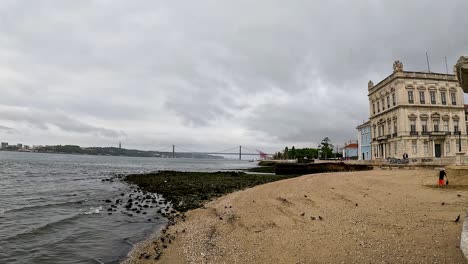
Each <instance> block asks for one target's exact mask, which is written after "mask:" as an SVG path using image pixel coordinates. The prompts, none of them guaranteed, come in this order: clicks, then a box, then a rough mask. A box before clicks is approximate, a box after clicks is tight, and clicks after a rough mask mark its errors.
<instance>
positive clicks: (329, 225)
mask: <svg viewBox="0 0 468 264" xmlns="http://www.w3.org/2000/svg"><path fill="white" fill-rule="evenodd" d="M437 175H438V171H437V170H374V171H364V172H346V173H328V174H313V175H306V176H302V177H298V178H293V179H288V180H283V181H278V182H273V183H268V184H265V185H260V186H256V187H254V188H250V189H246V190H244V191H238V192H235V193H231V194H228V195H226V196H223V197H221V198H218V199H216V200H214V201H212V202H209V203H207V204H206V205H205V207H204V208H200V209H195V210H192V211H189V212H188V213H187V214H186V216H187V217H186V220H185V221H182V220H180V219H179V221H178V222H177V223H176V224H175V225H173V226H170V227H169V228H168V231H167V232H166V234H165V237H166V239H165V241H164V243H163V242H162V241H161V240H160V239H150V240H148V241H146V242H145V243H143V244H142V245H141V246H140V247H138V249H136V250H135V251H134V252H133V253H132V254H133V257H132V258H131V259H130V260H128V262H127V263H465V259H464V257H463V254H462V253H461V250H460V249H459V243H460V233H461V229H462V222H463V220H464V217H465V216H466V212H467V209H468V208H467V205H468V203H467V202H468V189H467V188H462V187H456V186H451V188H445V189H439V188H432V187H428V186H426V184H431V183H436V182H437ZM458 215H461V219H460V222H459V223H455V222H453V220H455V219H456V217H457V216H458ZM167 237H173V239H171V243H170V244H169V242H168V239H167ZM174 237H175V238H174ZM163 245H165V246H167V248H164V247H163ZM155 246H157V247H159V248H161V249H162V250H161V251H162V255H161V256H160V258H159V259H158V260H154V256H155V253H154V247H155ZM144 253H146V256H148V259H147V258H145V257H144V256H143V255H142V254H144Z"/></svg>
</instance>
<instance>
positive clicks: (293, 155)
mask: <svg viewBox="0 0 468 264" xmlns="http://www.w3.org/2000/svg"><path fill="white" fill-rule="evenodd" d="M290 153H291V155H290V156H291V158H292V159H295V158H296V148H295V147H294V146H292V148H291V151H290Z"/></svg>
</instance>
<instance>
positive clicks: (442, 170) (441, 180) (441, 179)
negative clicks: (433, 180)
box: [439, 168, 447, 187]
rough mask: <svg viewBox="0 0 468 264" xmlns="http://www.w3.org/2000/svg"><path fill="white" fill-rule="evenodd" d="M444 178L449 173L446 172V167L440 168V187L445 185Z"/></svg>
mask: <svg viewBox="0 0 468 264" xmlns="http://www.w3.org/2000/svg"><path fill="white" fill-rule="evenodd" d="M444 178H447V173H445V169H444V168H442V169H440V172H439V187H443V186H444V185H445V181H444Z"/></svg>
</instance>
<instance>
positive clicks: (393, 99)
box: [392, 93, 396, 106]
mask: <svg viewBox="0 0 468 264" xmlns="http://www.w3.org/2000/svg"><path fill="white" fill-rule="evenodd" d="M392 101H393V106H395V105H396V98H395V93H392Z"/></svg>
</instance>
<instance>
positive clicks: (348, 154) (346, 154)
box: [343, 142, 358, 159]
mask: <svg viewBox="0 0 468 264" xmlns="http://www.w3.org/2000/svg"><path fill="white" fill-rule="evenodd" d="M343 158H347V159H357V158H358V143H356V142H354V143H349V144H345V146H344V148H343Z"/></svg>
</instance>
